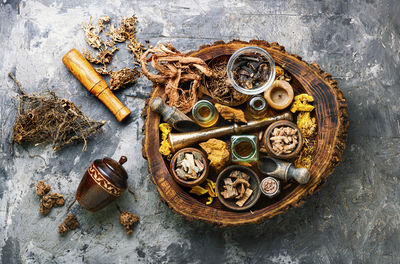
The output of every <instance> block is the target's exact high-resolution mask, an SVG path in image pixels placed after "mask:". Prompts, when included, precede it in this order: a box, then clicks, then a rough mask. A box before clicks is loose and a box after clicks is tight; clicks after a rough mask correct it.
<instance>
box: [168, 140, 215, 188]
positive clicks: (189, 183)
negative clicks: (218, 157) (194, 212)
mask: <svg viewBox="0 0 400 264" xmlns="http://www.w3.org/2000/svg"><path fill="white" fill-rule="evenodd" d="M186 152H192V153H193V152H198V153H200V154H201V157H202V162H203V164H204V170H203V173H202V174H201V175H200V177H199V178H197V179H196V180H183V179H181V178H179V176H178V175H177V174H176V172H175V166H176V159H177V158H178V155H179V154H180V153H186ZM170 170H171V175H172V177H173V178H174V180H175V181H176V182H177V183H178V184H179V185H181V186H183V187H189V188H190V187H194V186H196V185H200V184H202V183H203V182H204V181H205V180H206V179H207V176H208V172H209V164H208V161H207V158H206V156H205V155H204V153H203V152H202V151H200V150H198V149H195V148H184V149H181V150H179V151H178V152H176V153H175V155H174V156H173V157H172V159H171V163H170Z"/></svg>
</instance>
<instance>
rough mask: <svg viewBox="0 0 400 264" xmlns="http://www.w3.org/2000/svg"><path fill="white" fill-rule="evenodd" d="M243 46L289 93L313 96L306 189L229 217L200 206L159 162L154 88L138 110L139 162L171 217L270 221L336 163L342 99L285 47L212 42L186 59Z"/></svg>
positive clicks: (342, 129)
mask: <svg viewBox="0 0 400 264" xmlns="http://www.w3.org/2000/svg"><path fill="white" fill-rule="evenodd" d="M249 45H252V46H259V47H261V48H264V49H266V50H267V51H268V52H269V53H270V54H271V56H272V57H273V58H274V60H275V62H276V63H277V64H278V65H279V66H281V67H282V68H283V69H284V70H285V71H287V72H289V73H290V74H291V76H292V83H294V84H293V87H294V89H295V91H298V92H304V91H305V92H306V93H308V94H310V95H312V96H313V97H314V100H315V102H314V106H315V114H316V117H317V122H318V143H317V147H316V154H315V158H314V160H313V163H312V166H311V169H310V172H311V179H310V181H309V182H308V183H307V184H306V185H296V186H295V187H294V188H292V189H290V191H288V192H287V193H286V194H285V195H284V196H283V197H281V198H280V199H279V200H277V201H274V202H273V203H271V202H270V203H266V205H265V207H261V208H260V207H257V208H255V209H254V210H252V211H251V212H250V211H248V212H234V211H230V210H228V209H225V208H223V207H221V208H215V207H211V206H208V205H205V204H204V203H202V202H200V201H199V200H197V199H195V198H194V197H193V196H191V195H190V194H189V193H188V192H187V191H185V190H183V189H182V187H180V186H179V185H178V184H177V183H176V182H175V181H174V180H173V178H172V176H171V174H170V172H169V170H168V167H167V166H166V163H165V162H164V160H163V157H162V156H161V154H160V153H159V152H158V148H159V146H160V134H159V129H158V125H159V123H160V116H159V115H158V114H157V113H154V112H152V111H151V110H150V108H149V106H148V102H149V101H151V100H153V98H155V97H156V96H160V95H162V94H163V88H162V87H160V86H158V85H154V87H153V92H152V94H151V97H150V99H149V100H148V102H147V103H146V106H145V108H144V110H143V118H145V123H144V126H143V133H144V134H145V138H144V139H143V150H142V151H143V157H144V158H146V159H147V161H148V168H149V172H150V174H151V179H152V181H153V183H154V184H155V185H156V186H157V190H158V192H159V194H160V197H161V199H162V200H164V201H165V202H167V204H168V205H169V206H170V207H171V208H172V209H173V210H174V211H175V212H177V213H179V214H181V215H183V216H185V217H187V218H189V219H199V220H203V221H207V222H211V223H216V224H219V225H222V226H229V225H242V224H250V223H258V222H260V221H262V220H264V219H266V218H272V217H274V216H275V215H278V214H280V213H283V212H286V211H287V210H288V209H290V208H291V207H298V206H300V205H301V204H302V203H303V202H304V199H305V198H306V197H307V196H308V195H311V194H313V193H314V192H316V191H317V190H318V189H319V188H321V186H322V185H323V184H324V183H325V181H326V178H327V177H328V176H329V174H331V173H332V171H333V169H334V167H336V166H337V165H338V164H339V162H340V161H341V159H342V154H343V151H344V149H345V147H346V138H347V128H348V118H347V113H346V107H347V104H346V100H345V98H343V93H342V91H341V90H340V89H339V88H338V87H337V82H336V81H335V80H333V79H332V77H331V75H330V74H328V73H326V72H324V71H322V70H321V69H320V67H319V66H318V65H317V64H316V63H312V64H308V63H306V62H304V61H303V60H302V58H301V57H300V56H298V55H295V54H290V53H288V52H286V51H285V48H284V47H283V46H280V45H279V44H278V43H276V42H274V43H268V42H266V41H262V40H251V41H249V42H244V41H239V40H233V41H231V42H229V43H224V42H223V41H217V42H215V43H214V44H213V45H204V46H201V47H200V49H199V50H197V51H192V52H189V54H190V55H191V56H195V57H199V58H202V59H203V60H205V61H208V60H210V59H212V58H215V57H218V56H222V55H231V54H233V53H234V52H235V51H236V50H238V49H240V48H242V47H245V46H249Z"/></svg>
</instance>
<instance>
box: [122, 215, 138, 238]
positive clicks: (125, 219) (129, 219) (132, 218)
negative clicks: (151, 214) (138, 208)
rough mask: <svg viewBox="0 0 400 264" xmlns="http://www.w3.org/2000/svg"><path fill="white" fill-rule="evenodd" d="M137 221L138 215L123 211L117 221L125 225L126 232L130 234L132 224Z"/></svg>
mask: <svg viewBox="0 0 400 264" xmlns="http://www.w3.org/2000/svg"><path fill="white" fill-rule="evenodd" d="M138 221H139V216H137V215H135V214H131V213H129V212H127V211H123V212H122V213H121V215H120V216H119V222H120V223H121V225H122V226H123V227H125V230H126V234H127V235H130V234H132V232H133V229H132V228H133V224H135V223H136V222H138Z"/></svg>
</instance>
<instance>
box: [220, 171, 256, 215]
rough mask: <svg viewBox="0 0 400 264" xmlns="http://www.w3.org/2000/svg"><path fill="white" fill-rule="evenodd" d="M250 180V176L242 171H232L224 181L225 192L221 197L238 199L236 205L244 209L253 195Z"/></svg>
mask: <svg viewBox="0 0 400 264" xmlns="http://www.w3.org/2000/svg"><path fill="white" fill-rule="evenodd" d="M249 179H250V176H249V175H247V174H246V173H244V172H242V171H239V170H235V171H232V172H231V173H230V174H229V176H228V177H226V178H225V179H224V190H223V191H222V192H221V195H222V196H223V197H224V198H225V199H236V200H237V201H236V205H238V206H240V207H242V206H243V205H244V204H245V203H246V201H247V200H248V199H249V198H250V197H251V195H252V193H253V190H252V189H251V188H250V187H251V185H250V183H249Z"/></svg>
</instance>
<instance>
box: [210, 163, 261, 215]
mask: <svg viewBox="0 0 400 264" xmlns="http://www.w3.org/2000/svg"><path fill="white" fill-rule="evenodd" d="M235 170H239V171H242V172H244V173H246V174H247V175H249V176H250V180H249V183H250V188H251V190H252V191H253V193H252V194H251V196H250V198H249V199H248V200H247V201H246V202H245V203H244V204H243V206H242V207H240V206H238V205H237V204H236V201H237V200H235V199H225V198H224V197H223V196H222V194H221V192H223V191H224V179H225V178H226V177H228V176H229V175H230V174H231V172H232V171H235ZM216 191H217V197H218V200H219V201H220V202H221V203H222V204H223V205H225V206H226V207H227V208H229V209H231V210H235V211H245V210H247V209H249V208H251V207H252V206H253V205H255V204H256V203H257V201H258V199H259V198H260V195H261V190H260V180H259V179H258V176H257V174H256V173H255V172H254V171H253V170H252V169H250V168H248V167H245V166H241V165H231V166H229V167H227V168H225V169H224V170H223V171H221V172H220V174H219V175H218V178H217V181H216Z"/></svg>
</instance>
